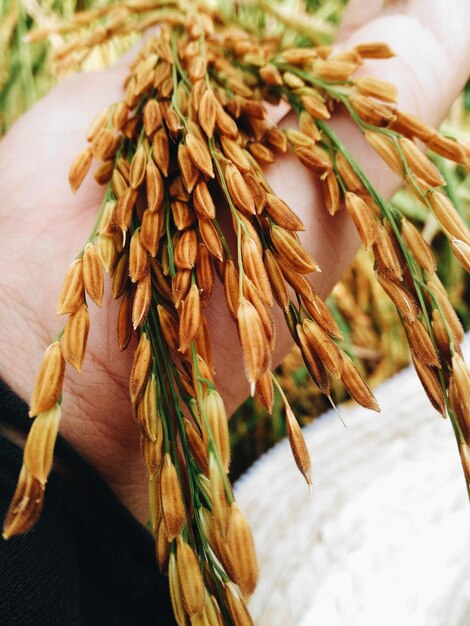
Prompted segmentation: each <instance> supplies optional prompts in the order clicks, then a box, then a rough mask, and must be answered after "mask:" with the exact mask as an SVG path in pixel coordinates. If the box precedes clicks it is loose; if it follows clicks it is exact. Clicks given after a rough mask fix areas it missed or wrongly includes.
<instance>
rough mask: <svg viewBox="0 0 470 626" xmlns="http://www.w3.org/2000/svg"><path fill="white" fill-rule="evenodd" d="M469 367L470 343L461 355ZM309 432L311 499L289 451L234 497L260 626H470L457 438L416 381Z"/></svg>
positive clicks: (392, 387)
mask: <svg viewBox="0 0 470 626" xmlns="http://www.w3.org/2000/svg"><path fill="white" fill-rule="evenodd" d="M465 352H466V353H467V358H468V357H469V356H470V339H469V338H467V340H466V345H465ZM376 396H377V399H378V401H379V404H380V406H381V407H382V412H381V413H380V414H374V413H372V412H369V411H366V410H365V409H362V408H360V407H357V406H355V405H353V404H352V403H348V404H345V405H343V406H341V414H342V416H343V418H344V419H345V421H346V422H347V424H348V428H347V429H344V427H343V426H342V425H341V423H340V422H339V420H338V418H337V417H336V416H335V415H334V414H333V412H329V413H327V414H325V415H323V416H322V417H321V418H320V419H319V420H317V421H316V422H314V423H313V424H312V425H311V426H309V427H307V428H306V429H305V430H304V434H305V438H306V441H307V445H308V447H309V450H310V453H311V457H312V475H313V480H314V486H313V491H312V497H311V498H310V496H309V493H308V489H307V487H306V485H305V482H304V481H303V478H302V477H301V475H300V474H299V473H298V470H297V468H296V466H295V463H294V461H293V459H292V456H291V452H290V448H289V445H288V442H287V441H283V442H281V443H280V444H279V445H277V446H276V447H275V448H273V449H272V450H271V451H270V452H269V453H267V454H266V455H264V456H263V457H262V458H261V459H260V460H259V461H258V462H257V463H256V464H255V465H254V466H253V467H252V468H251V469H250V470H249V471H248V472H247V473H246V474H245V476H243V477H242V478H241V479H240V480H239V481H238V483H237V484H236V486H235V490H236V497H237V500H238V502H239V504H240V506H241V508H242V510H243V511H244V512H245V513H246V515H247V517H248V520H249V522H250V524H251V527H252V529H253V533H254V538H255V543H256V548H257V553H258V558H259V565H260V579H259V583H258V588H257V590H256V592H255V594H254V595H253V597H252V599H251V602H250V609H251V611H252V614H253V616H254V620H255V624H256V625H257V626H281V625H282V626H379V625H380V626H469V625H470V528H469V521H470V518H469V505H468V499H467V495H466V489H465V483H464V478H463V474H462V470H461V467H460V460H459V455H458V451H457V448H456V444H455V440H454V436H453V433H452V427H451V425H450V423H449V422H448V421H447V420H444V419H442V418H441V417H440V416H439V415H438V414H437V413H436V412H435V411H434V410H433V408H432V407H431V405H430V404H429V401H428V399H427V397H426V395H425V394H424V392H423V390H422V388H421V386H420V383H419V381H418V379H417V377H416V374H415V373H414V370H412V369H411V368H410V369H407V370H405V371H403V372H401V373H400V374H398V375H397V376H395V377H394V378H392V379H390V380H389V381H387V382H386V383H384V384H383V385H382V386H380V387H379V389H377V391H376Z"/></svg>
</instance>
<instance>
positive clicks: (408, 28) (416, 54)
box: [341, 0, 470, 126]
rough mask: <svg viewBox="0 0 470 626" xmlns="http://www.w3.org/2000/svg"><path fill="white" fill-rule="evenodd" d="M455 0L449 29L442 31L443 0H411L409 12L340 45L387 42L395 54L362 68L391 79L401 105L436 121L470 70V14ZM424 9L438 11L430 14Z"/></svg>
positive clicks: (370, 25) (384, 19)
mask: <svg viewBox="0 0 470 626" xmlns="http://www.w3.org/2000/svg"><path fill="white" fill-rule="evenodd" d="M463 4H465V3H462V2H461V1H460V0H457V2H456V3H455V4H452V7H453V8H452V11H450V13H451V14H452V15H451V16H449V19H448V20H447V24H448V26H449V32H446V33H445V34H444V33H443V32H442V27H441V26H438V25H437V21H438V20H439V19H443V18H442V14H441V13H442V11H443V10H444V9H443V5H445V3H443V2H441V1H440V0H431V2H424V3H423V2H421V1H416V2H411V3H409V5H408V11H407V13H406V14H404V13H399V14H396V15H390V16H388V17H380V18H378V19H376V20H373V21H372V22H369V23H367V24H365V25H364V26H362V27H361V28H359V29H358V30H356V31H355V32H354V33H352V34H351V35H350V37H349V38H348V39H347V40H346V41H344V42H343V43H342V45H341V47H342V48H344V49H347V48H351V47H354V46H355V45H357V44H359V43H365V42H368V41H384V42H386V43H388V44H389V45H390V47H391V48H392V50H393V51H394V52H395V54H396V57H395V58H393V59H386V60H373V61H368V62H367V63H365V65H364V67H363V68H361V70H360V72H361V73H362V74H374V75H376V76H378V77H380V78H383V79H385V80H389V81H391V82H393V83H394V84H395V85H397V87H398V91H399V106H400V107H401V108H402V109H404V110H407V111H408V112H410V113H414V114H416V115H418V116H419V117H421V118H422V119H423V120H424V121H426V122H428V123H431V124H432V125H434V126H436V125H438V124H439V123H440V122H441V121H442V119H443V117H444V116H445V115H446V113H447V111H448V109H449V107H450V105H451V104H452V102H453V101H454V100H455V98H456V97H457V96H458V94H459V92H460V91H461V89H462V88H463V86H464V85H465V82H466V80H467V78H468V76H469V74H470V40H469V41H467V39H468V38H467V37H466V35H465V33H468V32H470V22H469V15H467V13H468V12H467V11H466V10H463ZM425 7H428V8H432V9H433V10H434V9H435V12H433V15H432V16H431V17H430V16H427V15H426V10H425Z"/></svg>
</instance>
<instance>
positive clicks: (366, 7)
mask: <svg viewBox="0 0 470 626" xmlns="http://www.w3.org/2000/svg"><path fill="white" fill-rule="evenodd" d="M409 4H410V0H368V1H367V2H364V0H351V1H350V2H348V5H347V7H346V10H345V12H344V15H343V18H342V20H341V24H340V28H339V31H338V34H337V37H336V41H337V42H341V41H345V40H347V39H348V37H350V36H351V35H352V33H354V32H355V31H357V30H359V28H361V27H362V26H364V25H365V24H368V23H369V22H372V21H373V20H375V19H377V18H379V17H385V16H388V15H396V14H397V13H401V12H404V11H405V10H406V7H407V6H408V5H409Z"/></svg>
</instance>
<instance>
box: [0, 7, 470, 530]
mask: <svg viewBox="0 0 470 626" xmlns="http://www.w3.org/2000/svg"><path fill="white" fill-rule="evenodd" d="M383 5H384V2H382V1H379V0H375V1H369V2H367V3H366V2H361V1H359V0H353V1H352V2H351V3H350V6H349V8H348V11H347V12H346V15H345V19H344V26H343V28H342V30H341V32H340V36H339V44H340V45H341V46H343V45H344V47H345V48H347V47H349V46H353V45H355V44H356V43H358V42H359V41H362V42H365V41H387V42H389V43H390V45H391V47H392V48H393V49H394V50H395V52H396V53H397V58H395V59H392V60H386V61H373V62H371V63H368V64H367V65H366V66H365V67H364V70H363V71H364V72H365V73H368V74H376V75H378V76H380V77H381V78H386V79H388V80H392V81H393V82H394V83H395V84H396V85H397V86H398V88H399V93H400V100H399V105H400V107H401V108H402V109H403V110H406V111H409V112H411V113H415V114H419V115H420V116H421V117H422V118H423V119H425V121H428V122H431V123H434V124H436V123H438V122H439V121H440V120H441V119H442V117H443V115H444V114H445V112H446V111H447V109H448V108H449V106H450V104H451V103H452V101H453V100H454V99H455V97H456V96H457V94H458V92H459V91H460V89H461V87H462V86H463V84H464V82H465V80H466V78H467V77H468V75H469V73H470V62H469V59H470V41H468V40H467V33H468V32H469V30H470V23H469V16H468V12H467V10H466V2H465V1H464V0H455V1H454V2H453V4H452V9H451V10H449V8H448V4H447V3H445V2H444V1H443V0H431V1H429V0H428V1H427V2H425V1H424V0H413V1H410V2H393V3H392V2H388V3H386V7H385V9H383ZM382 9H383V10H382ZM444 13H445V19H444V18H443V17H442V19H439V16H443V15H444ZM380 15H381V17H378V16H380ZM124 74H125V67H124V66H123V64H122V63H121V64H120V65H118V66H117V67H115V68H111V69H109V70H106V71H104V72H99V73H94V74H86V75H77V76H74V77H72V78H69V79H67V80H65V81H64V82H63V83H62V84H61V85H60V86H59V87H57V88H56V89H55V90H53V91H52V92H51V93H50V94H49V95H48V96H47V97H46V98H44V99H43V100H42V101H41V102H39V103H38V104H37V105H36V106H35V107H33V108H32V109H31V110H30V111H29V112H28V113H27V114H26V115H24V116H23V117H22V118H21V120H19V122H18V123H17V124H16V125H15V126H14V127H13V128H12V129H11V131H10V132H9V134H8V135H7V136H6V137H5V138H4V139H3V141H2V142H1V143H0V168H1V171H2V187H1V189H0V207H1V208H0V216H1V220H0V235H1V240H2V248H1V250H0V262H1V263H2V267H3V272H2V275H1V276H0V289H1V293H2V309H1V311H0V341H1V342H2V346H3V350H2V353H1V354H0V372H1V374H2V376H3V377H4V379H5V381H6V382H7V383H8V384H9V385H10V386H11V387H12V388H13V390H14V391H15V392H16V393H18V394H19V395H20V396H21V397H23V398H24V399H28V398H29V396H30V393H31V390H32V387H33V383H34V378H35V373H36V370H37V366H38V363H39V362H40V359H41V356H42V353H43V351H44V349H45V347H46V346H47V345H48V343H49V342H50V339H51V337H52V336H54V335H55V334H56V333H57V330H59V329H60V327H61V324H60V320H59V321H58V320H57V319H56V318H55V315H54V313H55V302H56V298H55V294H58V292H59V289H60V286H61V284H62V280H63V276H64V273H65V270H66V269H67V267H68V265H69V264H70V262H71V261H72V260H73V259H74V257H75V254H76V252H77V251H78V250H80V249H81V247H82V245H83V243H84V241H86V239H87V236H88V233H89V232H90V230H91V228H92V224H93V221H94V219H95V216H96V213H97V207H98V205H99V204H100V201H101V197H102V190H101V189H100V188H99V187H98V186H97V185H96V184H94V182H93V181H92V180H88V181H86V182H85V183H84V184H83V186H82V187H81V189H80V191H79V192H78V194H77V195H76V196H72V194H71V192H70V190H69V188H68V183H67V172H68V168H69V165H70V163H71V162H72V160H73V158H74V157H75V155H76V154H77V153H78V152H79V151H80V150H81V149H82V147H83V146H84V137H85V133H86V129H87V127H88V125H89V122H90V121H91V119H92V118H93V117H94V116H95V115H96V113H97V112H99V111H100V110H101V109H102V108H103V107H104V106H106V105H108V104H111V103H112V102H115V101H118V100H120V99H121V97H122V92H121V85H122V82H123V79H124ZM281 113H282V112H278V114H281ZM273 121H274V122H277V121H278V119H277V118H273ZM292 123H293V121H292V119H291V116H288V118H287V119H286V120H285V121H284V122H283V124H292ZM333 124H334V125H335V127H336V130H337V132H338V134H340V135H341V136H342V138H343V139H344V141H345V143H346V144H347V145H348V146H349V147H350V149H351V151H352V152H353V153H354V154H356V156H357V158H358V160H359V161H360V163H361V164H362V165H363V166H364V168H365V170H366V171H367V173H368V174H369V176H370V178H371V179H372V180H373V181H374V182H375V183H376V185H377V186H378V187H379V189H380V191H381V192H382V193H383V194H384V195H386V196H389V195H391V193H392V191H393V190H394V189H395V186H396V184H397V179H396V177H394V175H393V174H391V173H390V172H389V171H388V170H387V169H386V168H385V167H384V166H383V165H382V164H381V162H379V161H378V159H377V157H376V156H375V155H374V154H372V153H371V152H370V150H369V149H368V148H367V146H366V145H365V143H364V142H363V141H362V138H361V136H360V135H359V134H358V132H357V131H356V130H355V129H354V128H353V125H352V124H351V122H350V121H349V120H348V119H346V117H343V116H341V115H338V116H337V119H335V121H334V122H333ZM267 176H268V180H269V181H270V182H271V184H272V186H273V187H274V189H275V191H276V192H277V193H278V195H279V196H280V197H281V198H283V199H284V200H285V201H286V202H287V203H288V204H289V205H290V206H292V208H293V209H294V210H295V211H296V212H297V213H298V214H299V216H300V217H301V218H302V220H303V221H304V224H305V226H306V232H305V234H304V235H303V243H304V244H305V246H306V247H307V249H308V250H309V251H310V252H311V253H312V255H313V257H314V258H315V259H316V260H317V261H318V263H319V264H320V266H321V267H322V270H323V271H322V273H321V274H319V275H316V276H315V287H316V288H317V290H318V291H319V293H320V294H321V295H323V296H325V295H326V294H327V293H328V291H329V290H330V289H331V287H332V286H333V285H334V283H335V282H336V281H337V280H338V278H339V277H340V276H341V274H342V273H343V271H344V270H345V269H346V267H347V265H348V264H349V262H350V260H351V258H352V256H353V254H354V252H355V251H356V249H357V246H358V238H357V236H356V234H355V231H354V228H353V226H352V224H351V222H350V220H349V218H348V216H347V214H346V213H345V211H342V212H340V213H339V214H337V215H336V216H335V217H334V218H332V217H330V216H329V215H327V214H326V212H325V211H324V208H323V206H322V199H321V195H320V193H319V189H318V186H317V183H316V181H315V180H314V179H313V177H312V176H311V175H310V173H309V172H308V170H305V169H304V168H302V167H300V166H299V164H298V161H297V160H296V159H295V158H294V157H292V156H283V157H282V158H279V159H278V162H277V163H276V165H273V166H271V167H270V168H269V170H268V171H267ZM109 291H110V290H109V289H107V291H106V295H105V298H104V303H103V309H102V310H101V311H98V310H97V309H96V308H95V307H94V305H93V304H91V305H90V315H91V331H90V337H89V344H88V345H89V348H88V354H87V358H86V360H85V364H84V367H83V371H82V373H81V374H80V375H77V374H76V373H75V372H74V371H71V370H68V371H67V377H66V381H65V386H64V396H63V418H62V425H61V430H62V434H63V435H64V437H65V438H66V439H67V440H68V441H69V442H70V443H71V444H72V445H73V446H74V447H75V448H76V449H77V450H78V451H79V452H80V453H81V454H82V455H83V456H84V457H85V458H86V459H87V460H88V461H89V462H90V463H92V464H93V465H94V466H95V467H96V468H97V469H98V470H99V471H100V472H101V474H102V475H103V476H104V477H105V479H106V480H107V481H108V483H109V484H110V486H111V487H112V488H113V489H114V490H115V492H116V493H117V494H118V496H119V497H120V498H121V499H122V501H123V502H124V503H125V504H126V505H127V506H128V507H129V508H130V510H131V511H132V512H133V513H134V514H135V515H136V516H137V517H138V518H139V519H141V520H145V519H146V518H147V487H146V483H147V481H146V475H145V469H144V466H143V463H142V461H141V457H140V446H139V435H138V429H137V428H136V425H135V424H134V422H133V420H132V419H131V410H130V404H129V400H128V375H129V370H130V363H131V360H132V347H131V348H130V349H129V350H128V351H127V352H125V353H119V351H118V350H117V346H116V342H115V326H116V316H117V307H116V303H115V302H114V301H113V300H112V298H111V294H110V293H109ZM208 318H209V327H210V328H211V330H212V331H213V333H212V338H213V347H214V353H215V359H216V371H217V384H218V388H219V390H220V392H221V394H222V396H223V398H224V399H225V401H226V404H227V408H228V409H229V410H230V411H231V410H233V408H235V407H236V406H237V405H238V404H239V403H240V402H241V401H242V400H243V399H244V397H246V395H247V391H248V386H247V383H246V381H245V376H244V372H243V360H242V356H241V351H240V348H239V343H238V338H237V333H236V329H235V326H234V325H233V322H232V320H231V318H230V317H229V316H228V314H227V313H226V310H225V303H224V301H223V293H222V290H221V289H220V288H218V289H217V290H216V292H215V294H214V296H213V301H212V303H211V310H210V311H209V313H208ZM276 320H277V322H278V324H277V329H278V331H277V342H276V351H275V355H274V360H275V362H278V361H279V360H280V359H281V358H282V356H283V355H284V354H285V353H286V352H287V350H288V349H289V348H290V345H291V338H290V335H289V334H288V332H286V330H284V322H283V319H282V315H281V314H278V315H276Z"/></svg>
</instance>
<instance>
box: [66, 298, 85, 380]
mask: <svg viewBox="0 0 470 626" xmlns="http://www.w3.org/2000/svg"><path fill="white" fill-rule="evenodd" d="M89 330H90V316H89V314H88V307H87V305H86V304H85V303H83V304H82V305H81V306H80V308H79V309H78V310H77V311H75V313H72V314H71V315H70V316H69V318H68V319H67V322H66V324H65V327H64V333H63V335H62V337H61V338H60V349H61V352H62V356H63V357H64V359H65V360H66V361H67V363H70V365H71V366H72V367H73V368H74V369H75V370H77V372H80V371H81V369H82V365H83V359H84V358H85V352H86V344H87V339H88V332H89Z"/></svg>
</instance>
